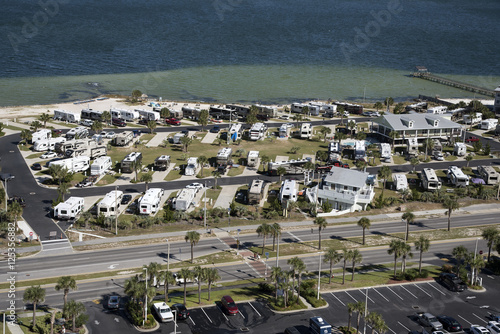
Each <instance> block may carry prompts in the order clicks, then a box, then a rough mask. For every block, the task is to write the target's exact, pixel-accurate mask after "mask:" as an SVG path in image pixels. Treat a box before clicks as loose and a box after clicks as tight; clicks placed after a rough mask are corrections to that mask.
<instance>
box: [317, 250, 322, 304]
mask: <svg viewBox="0 0 500 334" xmlns="http://www.w3.org/2000/svg"><path fill="white" fill-rule="evenodd" d="M318 254H319V268H318V296H317V298H316V299H318V300H319V290H320V288H321V254H322V253H321V252H318Z"/></svg>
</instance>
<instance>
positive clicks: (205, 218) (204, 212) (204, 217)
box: [201, 166, 207, 231]
mask: <svg viewBox="0 0 500 334" xmlns="http://www.w3.org/2000/svg"><path fill="white" fill-rule="evenodd" d="M201 168H203V166H201ZM204 195H205V199H204V202H205V210H203V225H204V226H205V231H206V230H207V181H205V194H204Z"/></svg>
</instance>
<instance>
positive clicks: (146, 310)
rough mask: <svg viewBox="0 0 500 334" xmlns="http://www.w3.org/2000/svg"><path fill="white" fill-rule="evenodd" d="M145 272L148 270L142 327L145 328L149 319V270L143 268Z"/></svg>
mask: <svg viewBox="0 0 500 334" xmlns="http://www.w3.org/2000/svg"><path fill="white" fill-rule="evenodd" d="M143 270H146V296H145V297H146V298H145V301H144V322H143V323H142V325H143V326H144V324H145V323H146V319H147V317H148V268H147V267H146V268H143Z"/></svg>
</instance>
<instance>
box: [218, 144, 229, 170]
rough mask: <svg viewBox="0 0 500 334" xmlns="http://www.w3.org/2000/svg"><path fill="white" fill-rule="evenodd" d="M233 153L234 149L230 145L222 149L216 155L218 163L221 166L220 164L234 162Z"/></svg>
mask: <svg viewBox="0 0 500 334" xmlns="http://www.w3.org/2000/svg"><path fill="white" fill-rule="evenodd" d="M232 154H233V150H232V149H231V148H230V147H224V148H222V149H220V150H219V152H218V153H217V157H216V162H217V165H219V166H220V165H223V166H226V165H231V164H232V161H231V157H232Z"/></svg>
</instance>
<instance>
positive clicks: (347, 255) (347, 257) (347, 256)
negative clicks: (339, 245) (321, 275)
mask: <svg viewBox="0 0 500 334" xmlns="http://www.w3.org/2000/svg"><path fill="white" fill-rule="evenodd" d="M343 257H344V266H343V267H342V284H344V283H345V269H346V267H347V262H349V261H351V259H352V250H350V249H349V250H348V249H347V248H345V247H344V249H343Z"/></svg>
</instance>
